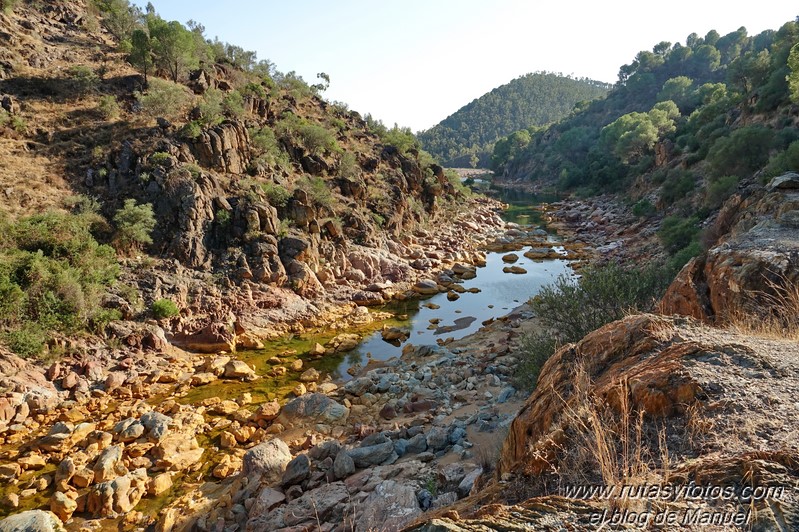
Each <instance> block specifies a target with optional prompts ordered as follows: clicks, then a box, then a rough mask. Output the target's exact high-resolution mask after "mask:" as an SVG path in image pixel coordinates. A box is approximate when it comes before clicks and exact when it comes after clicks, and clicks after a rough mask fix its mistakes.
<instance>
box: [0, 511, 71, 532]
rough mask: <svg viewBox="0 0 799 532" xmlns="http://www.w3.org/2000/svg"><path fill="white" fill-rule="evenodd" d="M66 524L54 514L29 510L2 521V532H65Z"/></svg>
mask: <svg viewBox="0 0 799 532" xmlns="http://www.w3.org/2000/svg"><path fill="white" fill-rule="evenodd" d="M64 530H65V529H64V524H63V523H62V522H61V520H60V519H59V518H58V516H56V515H55V514H54V513H53V512H47V511H44V510H28V511H26V512H21V513H18V514H14V515H10V516H8V517H6V518H5V519H3V520H2V521H0V532H64Z"/></svg>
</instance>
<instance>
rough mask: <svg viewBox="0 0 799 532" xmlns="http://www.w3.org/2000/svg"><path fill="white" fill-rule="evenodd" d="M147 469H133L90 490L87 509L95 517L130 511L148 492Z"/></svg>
mask: <svg viewBox="0 0 799 532" xmlns="http://www.w3.org/2000/svg"><path fill="white" fill-rule="evenodd" d="M147 485H148V479H147V470H146V469H144V468H140V469H137V470H135V471H131V472H130V473H128V474H127V475H124V476H121V477H117V478H115V479H114V480H111V481H107V482H102V483H100V484H97V485H95V486H94V487H92V488H91V489H90V490H89V494H88V496H87V499H86V510H87V511H88V512H89V513H90V514H91V515H93V516H95V517H112V516H115V515H117V514H120V513H122V514H124V513H127V512H130V511H131V510H132V509H133V508H134V507H135V506H136V505H137V504H139V501H140V500H141V498H142V497H143V496H144V494H145V493H146V492H147Z"/></svg>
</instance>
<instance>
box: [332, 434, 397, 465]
mask: <svg viewBox="0 0 799 532" xmlns="http://www.w3.org/2000/svg"><path fill="white" fill-rule="evenodd" d="M346 453H347V454H349V455H350V458H352V460H353V462H355V466H356V467H360V468H366V467H370V466H376V465H380V464H382V463H383V462H385V461H386V460H388V459H389V458H390V457H391V456H392V455H393V454H394V443H392V442H391V441H387V442H385V443H380V444H378V445H370V446H368V447H356V448H355V449H349V450H348V451H346ZM334 467H335V462H334Z"/></svg>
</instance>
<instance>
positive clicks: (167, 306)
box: [150, 299, 180, 320]
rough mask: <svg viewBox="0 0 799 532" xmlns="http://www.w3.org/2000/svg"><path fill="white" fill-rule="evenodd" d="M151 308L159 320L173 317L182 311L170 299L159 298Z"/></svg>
mask: <svg viewBox="0 0 799 532" xmlns="http://www.w3.org/2000/svg"><path fill="white" fill-rule="evenodd" d="M150 310H151V311H152V313H153V316H154V317H155V319H157V320H160V319H163V318H171V317H173V316H177V315H178V314H179V313H180V311H179V310H178V306H177V305H176V304H175V303H174V302H173V301H172V300H170V299H159V300H158V301H154V302H153V305H152V307H150Z"/></svg>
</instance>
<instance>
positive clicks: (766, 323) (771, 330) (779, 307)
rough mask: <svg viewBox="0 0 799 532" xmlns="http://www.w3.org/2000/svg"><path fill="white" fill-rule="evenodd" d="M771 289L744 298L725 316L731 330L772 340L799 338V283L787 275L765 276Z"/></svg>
mask: <svg viewBox="0 0 799 532" xmlns="http://www.w3.org/2000/svg"><path fill="white" fill-rule="evenodd" d="M766 286H767V287H768V292H765V291H763V292H756V293H753V294H750V295H749V296H748V297H746V298H745V300H744V302H743V303H741V304H740V305H739V306H738V307H737V308H735V309H733V310H731V311H729V312H728V313H727V315H726V316H725V320H724V321H725V323H726V324H727V326H728V327H729V328H731V329H732V330H734V331H736V332H738V333H741V334H747V335H752V336H758V337H761V338H768V339H773V340H799V284H797V283H795V282H792V281H790V280H789V279H787V278H786V277H785V276H784V275H782V274H780V275H777V281H774V280H772V279H768V278H767V279H766Z"/></svg>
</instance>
